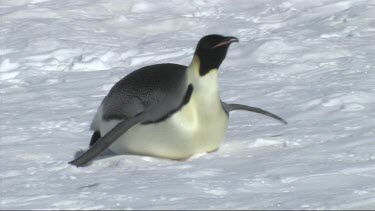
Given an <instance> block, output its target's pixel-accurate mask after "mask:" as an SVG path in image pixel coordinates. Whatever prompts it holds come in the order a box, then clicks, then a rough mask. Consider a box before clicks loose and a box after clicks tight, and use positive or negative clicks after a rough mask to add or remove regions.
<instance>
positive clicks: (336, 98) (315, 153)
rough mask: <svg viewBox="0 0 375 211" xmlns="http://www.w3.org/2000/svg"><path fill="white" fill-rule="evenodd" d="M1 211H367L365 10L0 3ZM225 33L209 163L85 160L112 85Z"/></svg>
mask: <svg viewBox="0 0 375 211" xmlns="http://www.w3.org/2000/svg"><path fill="white" fill-rule="evenodd" d="M0 15H1V16H0V17H1V20H0V21H1V24H0V34H1V36H0V74H1V75H0V81H1V83H0V92H1V107H0V120H1V143H0V146H1V154H0V156H1V157H0V167H1V173H0V178H1V188H0V189H1V209H41V208H43V209H374V208H375V86H374V84H375V72H374V71H375V66H374V65H375V59H374V58H375V41H374V40H375V1H374V0H342V1H338V0H314V1H302V0H253V1H247V0H241V1H240V0H236V1H224V0H222V1H221V0H212V1H211V0H210V1H204V0H194V1H183V0H170V1H151V0H137V1H136V0H128V1H122V0H98V1H90V0H1V1H0ZM211 33H220V34H224V35H232V36H237V37H238V38H239V39H240V41H241V42H240V43H238V44H237V43H236V44H233V45H232V46H231V48H230V50H229V54H228V56H227V59H226V60H225V62H224V63H223V65H222V67H221V69H220V91H221V97H222V99H223V100H225V101H228V102H238V103H245V104H249V105H252V106H257V107H262V108H264V109H266V110H269V111H271V112H274V113H276V114H278V115H280V116H282V117H284V118H285V119H286V120H287V121H288V122H289V125H286V126H285V125H281V124H279V123H278V122H276V121H274V120H272V119H270V118H267V117H265V116H262V115H257V114H252V113H247V112H236V113H234V114H232V115H231V120H230V126H229V131H228V134H227V137H226V141H225V143H224V144H223V145H222V147H221V148H220V149H219V151H217V152H214V153H210V154H206V155H201V156H195V157H194V158H192V159H190V160H188V161H184V162H178V161H170V160H162V159H157V158H150V157H142V156H130V155H105V156H101V157H100V158H98V159H97V160H95V162H93V163H92V164H91V165H90V166H88V167H85V168H76V167H74V166H71V165H69V164H68V163H67V162H68V161H70V160H71V159H73V158H74V156H75V154H77V153H80V151H82V150H85V149H87V147H88V143H89V139H90V136H91V132H90V131H89V124H90V122H91V120H92V118H93V115H94V113H95V111H96V109H97V107H98V105H99V103H100V102H101V100H102V99H103V97H104V96H105V95H106V94H107V92H108V91H109V89H110V88H111V87H112V85H113V84H114V83H115V82H116V81H118V80H119V79H121V78H122V77H123V76H125V75H126V74H128V73H129V72H131V71H133V70H135V69H137V68H140V67H142V66H145V65H150V64H155V63H164V62H174V63H179V64H184V65H187V64H189V62H190V60H191V59H192V54H193V52H194V48H195V45H196V43H197V41H198V40H199V39H200V38H201V37H202V36H204V35H206V34H211Z"/></svg>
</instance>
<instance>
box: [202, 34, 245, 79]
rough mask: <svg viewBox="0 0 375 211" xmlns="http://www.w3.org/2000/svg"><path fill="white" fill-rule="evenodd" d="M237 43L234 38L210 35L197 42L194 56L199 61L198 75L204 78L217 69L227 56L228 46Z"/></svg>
mask: <svg viewBox="0 0 375 211" xmlns="http://www.w3.org/2000/svg"><path fill="white" fill-rule="evenodd" d="M234 42H238V39H237V38H236V37H225V36H222V35H217V34H211V35H207V36H204V37H203V38H201V39H200V40H199V42H198V45H197V48H196V49H195V55H196V56H198V58H199V61H200V66H199V74H200V75H201V76H204V75H205V74H207V73H208V72H210V70H212V69H218V68H219V67H220V65H221V63H222V62H223V60H224V59H225V56H226V55H227V51H228V48H229V46H230V44H232V43H234Z"/></svg>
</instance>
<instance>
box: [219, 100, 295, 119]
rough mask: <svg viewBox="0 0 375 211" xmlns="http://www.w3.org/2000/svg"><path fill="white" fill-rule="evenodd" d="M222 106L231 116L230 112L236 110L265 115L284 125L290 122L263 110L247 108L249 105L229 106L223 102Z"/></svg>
mask: <svg viewBox="0 0 375 211" xmlns="http://www.w3.org/2000/svg"><path fill="white" fill-rule="evenodd" d="M222 105H223V107H224V110H225V111H226V112H227V113H228V114H229V112H231V111H234V110H244V111H251V112H255V113H258V114H263V115H266V116H269V117H272V118H274V119H277V120H279V121H280V122H282V123H283V124H288V122H287V121H285V120H284V119H283V118H281V117H279V116H277V115H275V114H273V113H271V112H268V111H266V110H263V109H261V108H257V107H251V106H247V105H243V104H227V103H224V102H222Z"/></svg>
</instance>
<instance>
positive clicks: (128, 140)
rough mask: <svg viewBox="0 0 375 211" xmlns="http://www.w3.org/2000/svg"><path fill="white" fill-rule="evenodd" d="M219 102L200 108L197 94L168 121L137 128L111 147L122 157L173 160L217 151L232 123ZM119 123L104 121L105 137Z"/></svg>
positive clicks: (101, 129) (102, 126) (102, 127)
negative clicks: (146, 156) (128, 155)
mask: <svg viewBox="0 0 375 211" xmlns="http://www.w3.org/2000/svg"><path fill="white" fill-rule="evenodd" d="M217 100H218V102H215V103H214V104H213V105H211V106H205V107H202V106H197V105H196V102H197V101H196V99H195V95H194V94H193V95H192V98H191V100H190V101H189V103H188V104H187V105H185V106H184V107H182V109H181V110H180V111H177V112H176V113H174V114H173V115H172V116H171V117H169V118H168V119H166V120H164V121H162V122H159V123H153V124H146V125H142V124H138V125H135V126H133V127H132V128H130V129H129V130H128V131H127V132H126V133H125V134H123V135H122V136H121V137H120V138H118V139H117V140H116V141H115V142H114V143H113V144H112V145H111V146H110V147H109V148H110V150H111V151H113V152H115V153H118V154H140V155H151V156H156V157H163V158H169V159H186V158H188V157H190V156H192V155H194V154H196V153H203V152H210V151H214V150H216V149H217V148H218V147H219V145H220V144H221V142H222V141H223V140H224V138H225V134H226V130H227V124H228V116H227V114H226V113H225V112H224V110H223V108H222V107H221V104H220V101H219V99H217ZM215 101H216V100H215ZM116 124H118V121H111V122H102V123H101V124H100V132H101V134H105V133H107V132H108V131H109V130H111V129H112V128H113V127H114V126H115V125H116Z"/></svg>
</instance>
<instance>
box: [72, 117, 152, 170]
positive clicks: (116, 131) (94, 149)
mask: <svg viewBox="0 0 375 211" xmlns="http://www.w3.org/2000/svg"><path fill="white" fill-rule="evenodd" d="M145 120H146V119H145V118H144V115H141V114H140V115H137V116H135V117H131V118H128V119H126V120H123V121H122V122H120V123H118V124H117V125H116V126H115V127H114V128H113V129H112V130H110V131H109V132H108V133H107V134H105V135H104V136H103V137H101V138H100V139H99V140H97V141H96V142H95V144H94V145H92V146H91V147H90V148H89V149H88V150H87V151H86V152H85V153H83V154H82V155H81V156H79V157H78V158H76V159H74V160H72V161H70V162H69V163H70V164H72V165H75V166H77V167H80V166H83V165H85V164H86V163H88V162H89V161H91V160H92V159H94V158H95V157H97V156H98V155H99V154H100V153H102V152H103V151H104V150H106V149H107V148H108V147H109V146H110V145H111V144H112V143H113V142H115V141H116V139H117V138H119V137H120V136H121V135H122V134H124V133H125V132H126V131H127V130H128V129H129V128H131V127H133V126H134V125H136V124H138V123H140V122H143V121H145Z"/></svg>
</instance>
